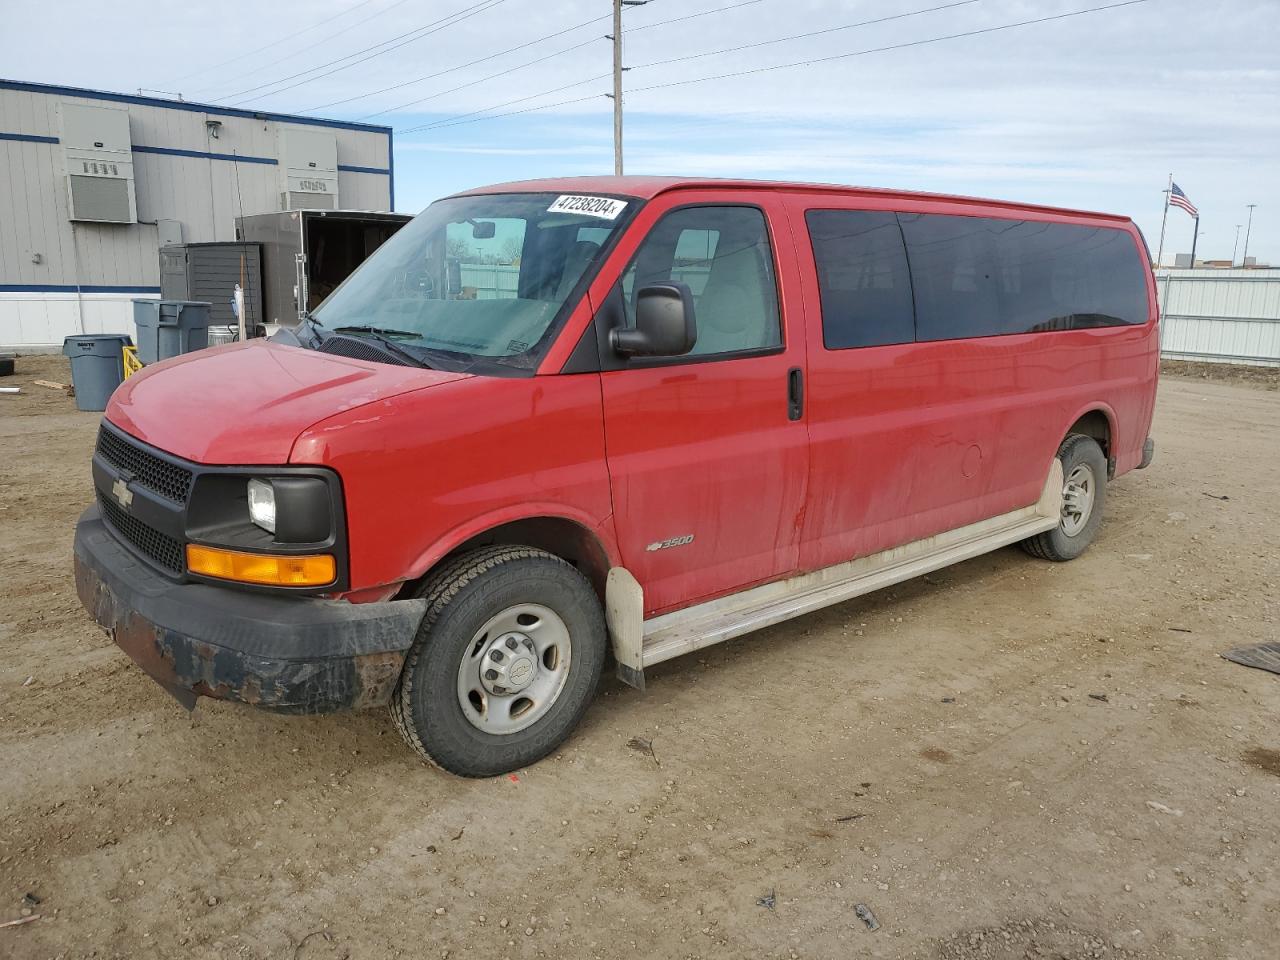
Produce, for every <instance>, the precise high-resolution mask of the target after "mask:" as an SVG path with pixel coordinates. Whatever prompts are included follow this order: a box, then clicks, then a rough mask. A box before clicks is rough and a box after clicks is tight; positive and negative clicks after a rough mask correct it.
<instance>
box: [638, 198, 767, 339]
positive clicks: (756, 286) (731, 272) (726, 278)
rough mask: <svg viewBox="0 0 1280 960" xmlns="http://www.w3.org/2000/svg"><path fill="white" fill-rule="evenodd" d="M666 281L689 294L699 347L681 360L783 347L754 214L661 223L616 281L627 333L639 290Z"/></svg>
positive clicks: (672, 216) (682, 217) (761, 224)
mask: <svg viewBox="0 0 1280 960" xmlns="http://www.w3.org/2000/svg"><path fill="white" fill-rule="evenodd" d="M672 281H674V282H678V283H684V284H687V285H688V287H689V289H690V291H691V292H692V293H693V303H694V317H695V320H696V324H697V331H698V340H697V343H695V344H694V347H693V349H692V350H691V351H689V353H688V354H687V356H713V355H718V354H732V353H740V352H743V351H748V350H762V349H769V348H773V347H780V346H781V345H782V332H781V322H780V319H779V314H778V286H777V283H776V281H775V279H774V270H773V252H772V250H771V249H770V247H769V232H768V229H767V227H766V225H765V219H764V214H763V213H762V212H761V211H760V210H758V209H756V208H755V207H685V208H684V209H681V210H674V211H672V212H671V213H669V214H667V215H666V216H665V217H663V218H662V219H661V220H659V221H658V223H657V224H656V225H655V226H654V228H653V229H652V230H651V231H650V232H649V235H648V236H647V237H645V239H644V242H643V243H641V245H640V249H639V250H637V251H636V255H635V258H634V259H633V260H632V261H631V265H630V266H629V267H628V268H627V269H626V271H625V272H624V273H623V275H622V295H623V301H624V303H625V305H626V325H627V326H628V327H631V326H634V325H635V298H636V293H637V292H638V291H639V290H640V289H641V288H642V287H646V286H648V285H649V284H653V283H668V282H672Z"/></svg>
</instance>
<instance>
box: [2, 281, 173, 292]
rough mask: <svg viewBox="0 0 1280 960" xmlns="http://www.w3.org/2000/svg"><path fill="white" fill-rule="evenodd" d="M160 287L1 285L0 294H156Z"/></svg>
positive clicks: (45, 284)
mask: <svg viewBox="0 0 1280 960" xmlns="http://www.w3.org/2000/svg"><path fill="white" fill-rule="evenodd" d="M159 292H160V288H159V287H115V286H88V285H86V286H79V287H77V286H76V285H75V284H74V283H0V293H155V294H158V293H159Z"/></svg>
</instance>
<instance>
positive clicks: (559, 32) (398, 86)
mask: <svg viewBox="0 0 1280 960" xmlns="http://www.w3.org/2000/svg"><path fill="white" fill-rule="evenodd" d="M608 19H609V15H608V14H605V15H604V16H603V17H594V18H593V19H591V20H584V21H583V22H582V23H579V24H577V25H575V26H572V27H566V28H565V29H563V30H557V31H556V32H555V33H548V34H547V35H546V36H543V37H538V39H536V40H529V41H527V42H525V43H521V44H519V45H517V46H514V47H508V48H507V49H506V50H499V51H498V52H497V53H491V54H489V55H488V56H487V57H480V58H478V59H476V60H469V61H467V62H466V63H460V64H458V65H457V66H456V67H448V68H446V69H444V70H437V71H436V72H435V73H429V74H427V75H426V76H425V77H418V78H417V79H414V80H405V81H403V82H402V83H393V84H392V85H391V86H389V87H382V88H380V89H378V90H370V91H369V92H368V93H358V94H356V95H355V96H354V97H347V98H346V99H344V100H331V101H330V102H329V103H322V104H320V105H318V106H315V107H308V108H307V109H306V110H303V111H302V112H303V113H311V112H313V111H315V110H324V109H325V108H327V107H336V106H339V105H341V104H344V103H351V102H352V101H353V100H364V99H366V98H367V97H376V96H377V95H378V94H380V93H389V92H390V91H392V90H399V89H401V88H402V87H411V86H413V85H414V84H415V83H422V82H424V81H426V80H434V79H435V78H436V77H443V76H444V75H445V74H447V73H453V72H454V71H455V70H465V69H467V68H468V67H474V66H475V65H476V64H478V63H486V62H488V61H489V60H496V59H497V58H498V57H505V56H506V55H507V54H508V53H515V52H516V51H517V50H523V49H524V48H525V47H532V46H533V45H534V44H538V43H542V42H544V41H546V40H554V39H555V38H556V37H562V36H564V35H565V34H566V33H573V32H574V31H575V30H581V29H582V28H583V27H589V26H590V25H591V24H593V23H599V22H600V21H601V20H608ZM592 40H593V41H594V40H595V38H594V37H593V38H592ZM571 49H572V48H571ZM562 52H563V51H562ZM416 102H421V101H415V103H416ZM391 109H392V110H398V109H400V108H399V107H392V108H391ZM387 112H388V111H386V110H379V111H378V113H371V114H368V116H370V117H376V116H378V114H380V113H387Z"/></svg>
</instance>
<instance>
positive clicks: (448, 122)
mask: <svg viewBox="0 0 1280 960" xmlns="http://www.w3.org/2000/svg"><path fill="white" fill-rule="evenodd" d="M611 76H613V73H612V72H610V73H602V74H600V75H599V76H598V77H588V78H587V79H586V80H575V81H573V83H566V84H564V86H560V87H552V88H551V89H550V90H543V91H542V92H540V93H530V94H528V95H526V96H523V97H516V98H515V99H514V100H506V101H504V102H502V103H495V104H493V105H492V106H488V107H482V108H481V109H479V110H472V111H470V112H469V113H460V114H458V115H457V116H454V117H448V118H446V119H444V120H433V121H431V122H430V123H424V124H421V125H419V126H416V127H409V128H408V129H407V130H397V131H396V133H398V134H401V135H403V134H406V133H418V132H419V131H422V130H434V129H435V128H436V127H452V126H453V125H454V121H458V120H464V119H465V118H467V117H473V118H474V119H476V120H488V119H489V117H477V116H476V114H478V113H487V112H488V111H490V110H500V109H502V108H503V107H510V106H513V105H515V104H517V103H526V102H527V101H529V100H537V99H538V98H539V97H548V96H550V95H551V94H553V93H559V92H560V91H561V90H570V89H572V88H573V87H580V86H582V85H583V84H584V83H594V82H595V81H597V80H605V79H608V78H609V77H611ZM601 95H602V94H595V93H593V94H592V95H591V96H590V97H582V98H581V100H590V99H593V98H594V97H597V96H601ZM581 100H569V101H565V102H567V103H579V102H581ZM552 106H556V104H547V107H552ZM538 109H540V110H542V109H546V107H539V108H538ZM528 112H529V111H528V110H515V111H513V112H512V113H499V114H495V116H499V117H508V116H512V115H514V114H515V113H528ZM465 122H471V121H465Z"/></svg>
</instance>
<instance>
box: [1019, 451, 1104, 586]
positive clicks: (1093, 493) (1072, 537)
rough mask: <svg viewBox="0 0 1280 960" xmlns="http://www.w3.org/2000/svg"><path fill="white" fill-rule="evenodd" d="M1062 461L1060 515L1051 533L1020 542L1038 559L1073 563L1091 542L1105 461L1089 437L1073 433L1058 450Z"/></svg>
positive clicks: (1098, 513)
mask: <svg viewBox="0 0 1280 960" xmlns="http://www.w3.org/2000/svg"><path fill="white" fill-rule="evenodd" d="M1058 460H1060V461H1061V462H1062V515H1061V519H1060V520H1059V522H1058V525H1057V526H1056V527H1054V528H1053V529H1052V530H1048V531H1046V532H1044V533H1039V534H1036V535H1035V536H1034V537H1029V538H1028V539H1026V540H1023V541H1022V548H1023V549H1024V550H1026V551H1027V553H1029V554H1031V556H1033V557H1039V558H1040V559H1041V560H1055V561H1063V560H1074V559H1075V558H1076V557H1078V556H1080V554H1082V553H1084V551H1085V548H1086V547H1088V546H1089V544H1090V543H1092V542H1093V538H1094V536H1095V535H1096V534H1097V532H1098V527H1099V526H1100V525H1101V524H1102V506H1103V503H1104V502H1105V500H1106V496H1107V458H1106V456H1105V455H1104V454H1103V452H1102V448H1101V447H1100V446H1098V442H1097V441H1096V440H1094V439H1093V438H1091V437H1085V436H1081V435H1080V434H1072V435H1071V436H1069V437H1067V439H1066V440H1064V441H1063V442H1062V446H1060V447H1059V448H1058Z"/></svg>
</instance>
